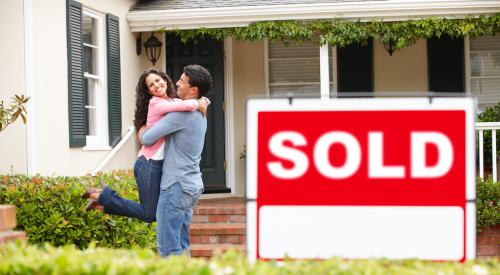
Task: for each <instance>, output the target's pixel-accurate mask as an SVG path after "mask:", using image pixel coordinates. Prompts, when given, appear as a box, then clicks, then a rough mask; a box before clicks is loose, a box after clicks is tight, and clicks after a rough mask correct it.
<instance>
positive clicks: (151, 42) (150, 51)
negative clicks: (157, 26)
mask: <svg viewBox="0 0 500 275" xmlns="http://www.w3.org/2000/svg"><path fill="white" fill-rule="evenodd" d="M162 45H163V43H161V42H160V40H158V38H156V36H154V33H153V32H151V37H149V38H148V40H147V41H146V42H144V48H146V56H147V57H148V59H149V61H151V63H153V65H155V64H156V61H158V59H159V58H160V54H161V46H162Z"/></svg>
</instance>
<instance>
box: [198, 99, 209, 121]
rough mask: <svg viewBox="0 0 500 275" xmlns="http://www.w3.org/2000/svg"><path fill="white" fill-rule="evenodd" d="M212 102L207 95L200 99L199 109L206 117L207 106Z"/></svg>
mask: <svg viewBox="0 0 500 275" xmlns="http://www.w3.org/2000/svg"><path fill="white" fill-rule="evenodd" d="M209 104H210V100H209V99H208V98H206V97H202V98H200V99H198V111H200V112H201V113H202V114H203V116H204V117H206V116H207V107H208V105H209Z"/></svg>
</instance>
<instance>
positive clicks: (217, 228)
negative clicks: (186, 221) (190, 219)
mask: <svg viewBox="0 0 500 275" xmlns="http://www.w3.org/2000/svg"><path fill="white" fill-rule="evenodd" d="M245 228H246V226H245V224H244V223H192V224H191V228H190V230H189V234H190V236H197V235H210V236H212V235H245V233H246V231H245Z"/></svg>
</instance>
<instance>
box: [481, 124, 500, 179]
mask: <svg viewBox="0 0 500 275" xmlns="http://www.w3.org/2000/svg"><path fill="white" fill-rule="evenodd" d="M485 130H486V131H491V175H490V176H491V177H492V178H493V180H494V181H498V169H497V131H496V130H500V122H477V123H476V131H478V132H479V140H478V141H479V176H480V177H481V178H483V179H484V131H485Z"/></svg>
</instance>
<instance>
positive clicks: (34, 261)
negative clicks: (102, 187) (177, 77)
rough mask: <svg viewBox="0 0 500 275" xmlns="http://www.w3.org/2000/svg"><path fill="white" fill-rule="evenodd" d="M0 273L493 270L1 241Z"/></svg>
mask: <svg viewBox="0 0 500 275" xmlns="http://www.w3.org/2000/svg"><path fill="white" fill-rule="evenodd" d="M0 259H2V260H1V261H0V274H189V275H190V274H203V275H209V274H271V275H273V274H307V275H310V274H384V275H385V274H389V275H390V274H398V275H399V274H498V273H499V271H500V264H499V263H498V261H497V260H496V259H487V260H480V261H467V262H465V263H457V262H432V261H419V260H404V261H390V260H385V259H380V260H342V259H338V258H334V259H330V260H325V261H314V260H300V261H299V260H297V261H284V262H279V263H277V262H273V261H266V262H264V261H256V262H254V263H250V262H249V261H247V260H246V258H245V256H244V255H243V254H238V253H235V252H234V251H230V252H227V253H225V254H223V255H219V256H217V257H214V258H212V259H211V260H210V261H207V260H204V259H193V258H188V257H185V256H172V257H168V258H166V259H162V258H160V257H159V256H157V255H155V253H153V252H152V251H151V250H149V249H131V250H124V249H106V248H95V247H90V248H89V249H87V250H79V249H77V248H75V247H73V246H65V247H58V248H54V247H51V246H44V247H42V248H39V247H34V246H24V245H22V244H19V243H18V244H14V243H10V244H7V245H6V246H5V247H0Z"/></svg>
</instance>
